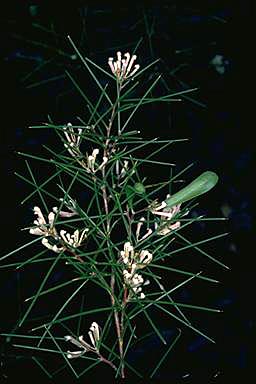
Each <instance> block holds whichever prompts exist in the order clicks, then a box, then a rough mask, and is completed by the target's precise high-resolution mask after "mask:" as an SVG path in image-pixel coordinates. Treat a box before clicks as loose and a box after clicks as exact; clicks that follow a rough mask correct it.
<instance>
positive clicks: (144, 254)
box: [138, 249, 153, 268]
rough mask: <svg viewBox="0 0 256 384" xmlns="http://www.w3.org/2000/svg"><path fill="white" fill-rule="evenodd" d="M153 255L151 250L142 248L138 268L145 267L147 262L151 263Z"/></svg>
mask: <svg viewBox="0 0 256 384" xmlns="http://www.w3.org/2000/svg"><path fill="white" fill-rule="evenodd" d="M152 258H153V255H152V253H150V252H149V251H147V250H145V249H142V251H140V253H139V257H138V261H139V266H138V268H143V267H144V266H146V265H147V264H149V263H150V262H151V261H152Z"/></svg>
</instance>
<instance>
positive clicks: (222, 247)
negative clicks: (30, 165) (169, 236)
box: [0, 1, 255, 382]
mask: <svg viewBox="0 0 256 384" xmlns="http://www.w3.org/2000/svg"><path fill="white" fill-rule="evenodd" d="M53 3H54V5H52V4H51V5H50V2H44V5H41V6H33V7H31V6H28V5H25V3H22V4H21V3H19V5H17V4H15V5H13V4H11V5H9V6H7V8H6V9H5V10H4V12H2V16H1V18H2V21H1V24H2V26H3V27H4V31H3V34H2V39H3V40H2V44H1V45H2V48H3V51H2V58H1V71H0V73H1V94H2V101H1V107H2V108H1V129H0V139H1V141H0V145H1V147H0V156H1V180H2V183H1V187H2V194H1V195H2V204H1V215H2V225H1V246H2V252H3V254H4V253H6V252H8V251H10V249H13V247H14V246H15V245H16V244H21V243H22V240H23V237H24V235H23V234H22V233H21V232H20V229H19V228H21V227H24V226H25V225H26V224H28V222H29V220H30V218H31V216H29V215H28V214H27V211H28V206H25V207H23V206H22V207H21V206H20V204H19V202H20V200H22V198H24V196H26V193H28V191H30V190H29V189H28V187H27V186H26V185H25V183H23V182H21V181H20V180H18V179H17V178H16V177H15V176H14V171H17V170H18V171H20V172H21V173H22V170H23V169H24V168H25V165H24V162H23V160H22V159H21V158H20V157H18V156H17V155H16V152H17V151H22V152H28V153H31V152H33V153H37V154H38V153H39V154H40V151H41V145H42V144H45V143H46V144H49V143H50V142H51V140H52V138H51V136H50V135H49V133H48V132H47V131H45V130H44V131H43V132H38V131H37V132H36V131H35V130H33V131H32V130H29V129H28V126H30V125H35V124H41V123H42V122H45V121H46V120H47V115H48V114H49V115H50V116H52V117H53V118H54V120H55V121H56V122H58V123H65V122H66V121H70V120H72V118H73V117H74V116H76V115H79V114H81V115H82V114H83V113H84V105H83V104H82V103H81V98H80V96H79V95H77V93H76V92H75V91H74V90H73V88H72V86H70V82H69V81H68V79H67V78H66V76H65V75H63V74H64V71H65V69H69V70H70V71H71V72H72V73H74V74H75V75H76V78H77V79H79V80H80V81H81V82H79V84H80V85H82V86H83V87H84V89H85V90H87V92H88V94H92V95H95V94H96V93H95V92H96V91H95V87H94V86H92V84H91V83H90V82H89V80H88V79H87V77H88V75H87V73H86V72H85V71H84V70H83V69H82V67H81V65H80V62H79V61H78V60H72V58H71V57H70V56H71V55H72V54H73V51H72V48H71V47H70V45H69V44H68V42H67V39H66V35H67V34H70V35H71V36H72V38H73V40H74V41H75V42H76V43H77V44H78V45H79V46H80V48H81V50H82V52H83V53H84V54H86V55H87V56H88V57H89V58H91V59H92V60H94V61H95V62H97V63H98V64H99V65H102V66H103V67H104V68H105V69H107V64H106V62H107V58H108V57H109V56H113V55H114V54H115V52H116V51H117V50H119V49H120V50H122V52H124V51H126V50H129V49H132V48H133V47H134V46H135V45H136V42H137V41H138V40H139V39H140V38H141V37H142V38H143V41H142V43H141V45H140V47H139V49H138V62H139V63H140V64H141V65H142V67H143V66H145V65H146V64H148V63H149V62H151V61H152V60H154V59H156V58H160V59H161V60H160V62H159V64H157V65H156V66H155V67H154V71H155V72H156V73H162V74H163V78H164V79H165V81H166V84H167V87H168V88H169V92H170V91H176V90H183V89H188V88H192V87H198V88H199V90H198V91H196V92H195V93H191V94H188V96H189V99H188V98H184V99H183V102H182V104H175V103H170V104H167V105H166V104H164V105H161V104H160V105H157V106H152V107H151V108H148V109H146V111H144V112H141V117H140V118H138V119H137V120H136V123H137V124H139V125H141V127H140V128H139V129H140V130H141V131H142V133H143V134H144V132H146V136H147V137H154V136H161V137H164V138H184V137H186V138H189V142H188V143H184V144H179V147H178V149H175V150H174V153H173V154H172V153H171V156H173V158H172V159H171V160H169V159H168V161H174V162H175V163H177V164H178V169H179V168H180V169H182V168H183V167H184V166H186V165H188V164H189V163H191V162H194V163H195V165H194V167H193V168H192V169H191V171H189V173H188V175H187V176H188V177H187V178H188V180H190V179H192V178H193V176H196V175H198V174H199V173H200V172H201V171H204V170H213V171H215V172H216V173H217V174H218V175H219V177H220V181H219V184H218V186H217V187H216V189H215V191H214V192H211V193H210V194H209V195H207V197H205V198H203V200H202V204H200V208H198V212H197V213H203V214H205V213H206V214H209V215H213V216H214V215H215V216H226V217H228V218H229V220H228V221H227V222H225V223H221V224H220V226H219V230H218V231H217V232H218V233H220V232H221V231H222V230H223V232H224V231H228V232H230V235H229V236H228V238H227V239H225V240H223V241H219V242H218V243H217V245H216V249H214V253H215V252H216V253H220V254H221V260H223V262H224V263H225V264H227V265H229V267H230V268H231V271H230V272H223V271H219V270H218V269H216V268H215V266H214V267H213V269H212V272H214V273H215V272H216V276H217V277H218V278H219V279H220V280H221V281H222V283H221V284H222V285H221V288H218V290H217V292H216V294H215V295H213V297H212V298H211V300H212V302H211V303H212V304H215V305H216V306H218V307H219V308H221V309H223V310H224V313H223V314H221V315H220V316H221V318H220V317H218V318H217V317H215V315H214V317H212V318H211V316H209V318H207V319H208V320H207V321H206V320H205V324H204V326H205V327H206V329H207V330H208V333H210V334H212V335H214V336H216V337H215V338H216V341H217V344H216V346H214V347H212V346H209V345H208V344H207V343H204V342H203V341H202V340H201V339H200V338H198V337H190V338H189V337H187V339H185V340H183V341H182V343H181V347H180V349H179V350H178V351H177V356H176V357H174V353H173V354H172V356H173V357H172V358H173V360H172V358H171V357H170V358H169V360H168V362H167V363H166V364H165V365H164V366H163V368H162V369H161V370H160V371H159V377H158V379H161V380H165V379H166V380H167V379H172V380H175V379H177V380H181V382H189V380H191V382H192V380H193V379H195V380H202V381H200V382H217V381H218V380H219V381H220V380H222V378H224V377H228V375H231V374H235V375H239V376H241V378H242V377H245V376H246V375H247V374H248V373H249V371H250V367H252V364H253V357H254V356H255V347H254V345H253V342H252V339H253V336H255V317H254V310H253V307H254V284H253V281H254V269H253V259H254V249H253V221H254V215H253V195H254V177H253V176H254V172H253V170H254V113H253V112H254V108H255V107H254V101H253V96H251V94H250V92H251V91H253V87H254V85H253V84H254V69H253V65H252V57H253V47H254V44H253V38H252V35H253V27H252V19H253V15H254V16H255V12H254V7H253V5H252V3H250V2H249V1H247V2H246V1H243V2H242V1H236V2H231V1H205V2H204V3H203V5H202V4H201V3H199V2H193V1H162V2H153V1H151V2H149V3H147V5H143V3H142V2H141V3H137V5H130V6H125V5H121V6H120V7H118V8H117V7H114V6H111V5H104V4H103V3H98V2H91V3H87V2H82V1H81V2H78V3H76V4H75V5H70V4H66V5H65V4H62V5H61V7H60V6H59V5H57V2H56V4H55V2H53ZM38 24H40V25H43V26H45V27H47V28H49V29H51V28H52V30H55V31H57V33H58V35H56V36H55V35H53V33H51V32H49V31H48V32H47V31H43V30H41V29H39V28H38V27H37V26H36V25H38ZM150 30H151V33H149V31H150ZM149 35H150V36H149ZM38 42H39V44H38ZM40 43H42V44H43V45H42V44H40ZM80 43H81V44H80ZM63 53H64V54H63ZM215 55H222V56H223V57H224V60H225V68H224V73H223V74H220V73H218V71H217V70H216V68H215V67H214V66H213V65H212V64H211V60H212V59H213V58H214V57H215ZM48 60H49V63H48V64H46V62H47V61H48ZM43 64H45V65H43ZM38 65H42V68H41V69H40V70H38V71H37V72H35V73H34V74H32V75H29V76H28V74H29V73H31V71H32V70H34V69H35V68H36V67H37V66H38ZM177 68H178V69H177ZM52 78H53V79H52ZM49 79H50V80H49ZM102 81H104V80H102ZM164 90H165V89H164V85H163V84H162V85H161V88H160V89H159V92H160V93H161V92H162V93H163V92H164ZM165 91H166V90H165ZM140 119H141V120H140ZM136 128H137V127H136ZM157 172H158V171H157ZM31 204H32V203H31ZM30 207H31V206H29V208H30ZM216 228H217V226H216ZM197 232H199V233H200V234H202V233H203V234H206V235H207V227H204V226H201V227H197V228H195V234H196V233H197ZM215 269H216V270H215ZM19 278H20V276H19V275H18V274H16V273H13V272H12V271H11V270H8V271H6V270H1V280H0V281H1V283H0V294H1V307H2V310H1V322H2V323H3V325H1V331H0V332H2V331H3V332H5V331H6V329H10V327H11V326H12V325H13V324H15V320H16V318H17V313H18V306H19V304H18V303H19V298H18V297H17V288H16V286H17V281H18V279H19ZM183 293H184V295H186V294H189V293H188V292H187V291H184V292H183ZM199 301H200V300H197V302H199ZM195 315H196V314H195ZM213 319H214V320H213ZM143 348H144V349H143ZM143 348H142V351H144V352H142V354H143V353H144V355H143V356H144V357H143V358H144V359H147V358H149V357H148V355H147V352H146V351H147V349H148V348H150V349H152V348H153V349H154V348H156V349H157V348H158V347H157V346H156V345H155V344H154V342H153V341H152V344H151V345H150V346H144V347H143ZM135 358H136V354H135ZM137 358H138V359H141V356H139V355H138V357H137ZM22 364H23V365H22ZM31 365H32V364H31V363H29V362H25V366H28V367H29V369H32V371H31V372H33V373H34V374H35V377H39V376H37V375H40V374H41V372H40V371H39V370H38V371H37V370H36V369H35V367H33V368H32V367H31ZM1 368H2V371H3V372H2V377H3V379H4V378H5V377H6V376H7V377H9V378H11V377H12V374H13V373H12V372H13V368H16V370H18V371H19V372H24V362H19V361H16V360H15V359H13V358H11V357H10V356H9V355H8V352H6V349H5V346H3V348H2V363H1ZM21 374H22V373H21ZM186 374H189V375H190V376H187V377H185V378H182V376H184V375H186ZM178 382H180V381H178Z"/></svg>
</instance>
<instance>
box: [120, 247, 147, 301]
mask: <svg viewBox="0 0 256 384" xmlns="http://www.w3.org/2000/svg"><path fill="white" fill-rule="evenodd" d="M120 255H121V260H122V262H123V264H124V265H125V269H124V270H123V278H124V283H125V285H127V286H128V287H129V288H130V289H131V290H132V291H133V293H135V294H136V295H138V297H139V298H140V299H144V298H145V294H144V293H143V292H142V286H145V285H147V284H149V281H148V280H146V281H144V279H143V277H142V276H141V275H140V274H139V273H137V270H138V269H142V268H145V267H146V266H147V265H148V264H149V263H150V262H151V261H152V258H153V256H152V253H150V252H149V251H148V250H145V249H143V250H141V251H140V252H135V251H134V247H133V246H132V245H131V243H130V242H129V241H127V242H126V243H124V250H123V251H121V252H120ZM130 298H131V296H130V292H129V296H128V300H129V299H130Z"/></svg>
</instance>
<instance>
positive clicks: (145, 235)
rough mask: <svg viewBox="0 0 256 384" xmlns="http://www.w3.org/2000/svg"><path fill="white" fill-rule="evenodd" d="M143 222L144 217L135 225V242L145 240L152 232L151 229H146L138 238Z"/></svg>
mask: <svg viewBox="0 0 256 384" xmlns="http://www.w3.org/2000/svg"><path fill="white" fill-rule="evenodd" d="M145 221H146V219H145V217H141V218H140V220H139V222H138V224H137V228H136V240H137V241H142V240H144V239H146V238H147V237H148V236H150V235H151V233H152V232H153V230H152V229H151V228H147V232H146V233H145V234H144V235H143V236H142V237H141V238H140V232H141V228H142V226H143V224H144V223H145Z"/></svg>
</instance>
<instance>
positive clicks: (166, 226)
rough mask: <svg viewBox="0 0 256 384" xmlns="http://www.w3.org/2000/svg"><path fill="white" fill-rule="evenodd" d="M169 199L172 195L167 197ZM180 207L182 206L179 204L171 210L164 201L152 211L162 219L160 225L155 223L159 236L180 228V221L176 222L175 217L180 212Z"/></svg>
mask: <svg viewBox="0 0 256 384" xmlns="http://www.w3.org/2000/svg"><path fill="white" fill-rule="evenodd" d="M168 197H170V195H167V198H168ZM180 207H181V204H177V205H175V206H173V207H171V208H169V207H168V206H167V204H166V203H165V201H162V202H161V204H160V205H158V206H157V207H154V208H151V209H150V210H151V212H152V213H153V214H154V215H158V216H160V218H161V220H160V223H155V230H156V231H157V234H158V235H167V234H168V233H170V232H172V231H174V230H176V229H178V228H179V227H180V225H181V223H180V221H176V222H174V219H175V216H177V214H178V213H179V212H180ZM169 221H171V222H169Z"/></svg>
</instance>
